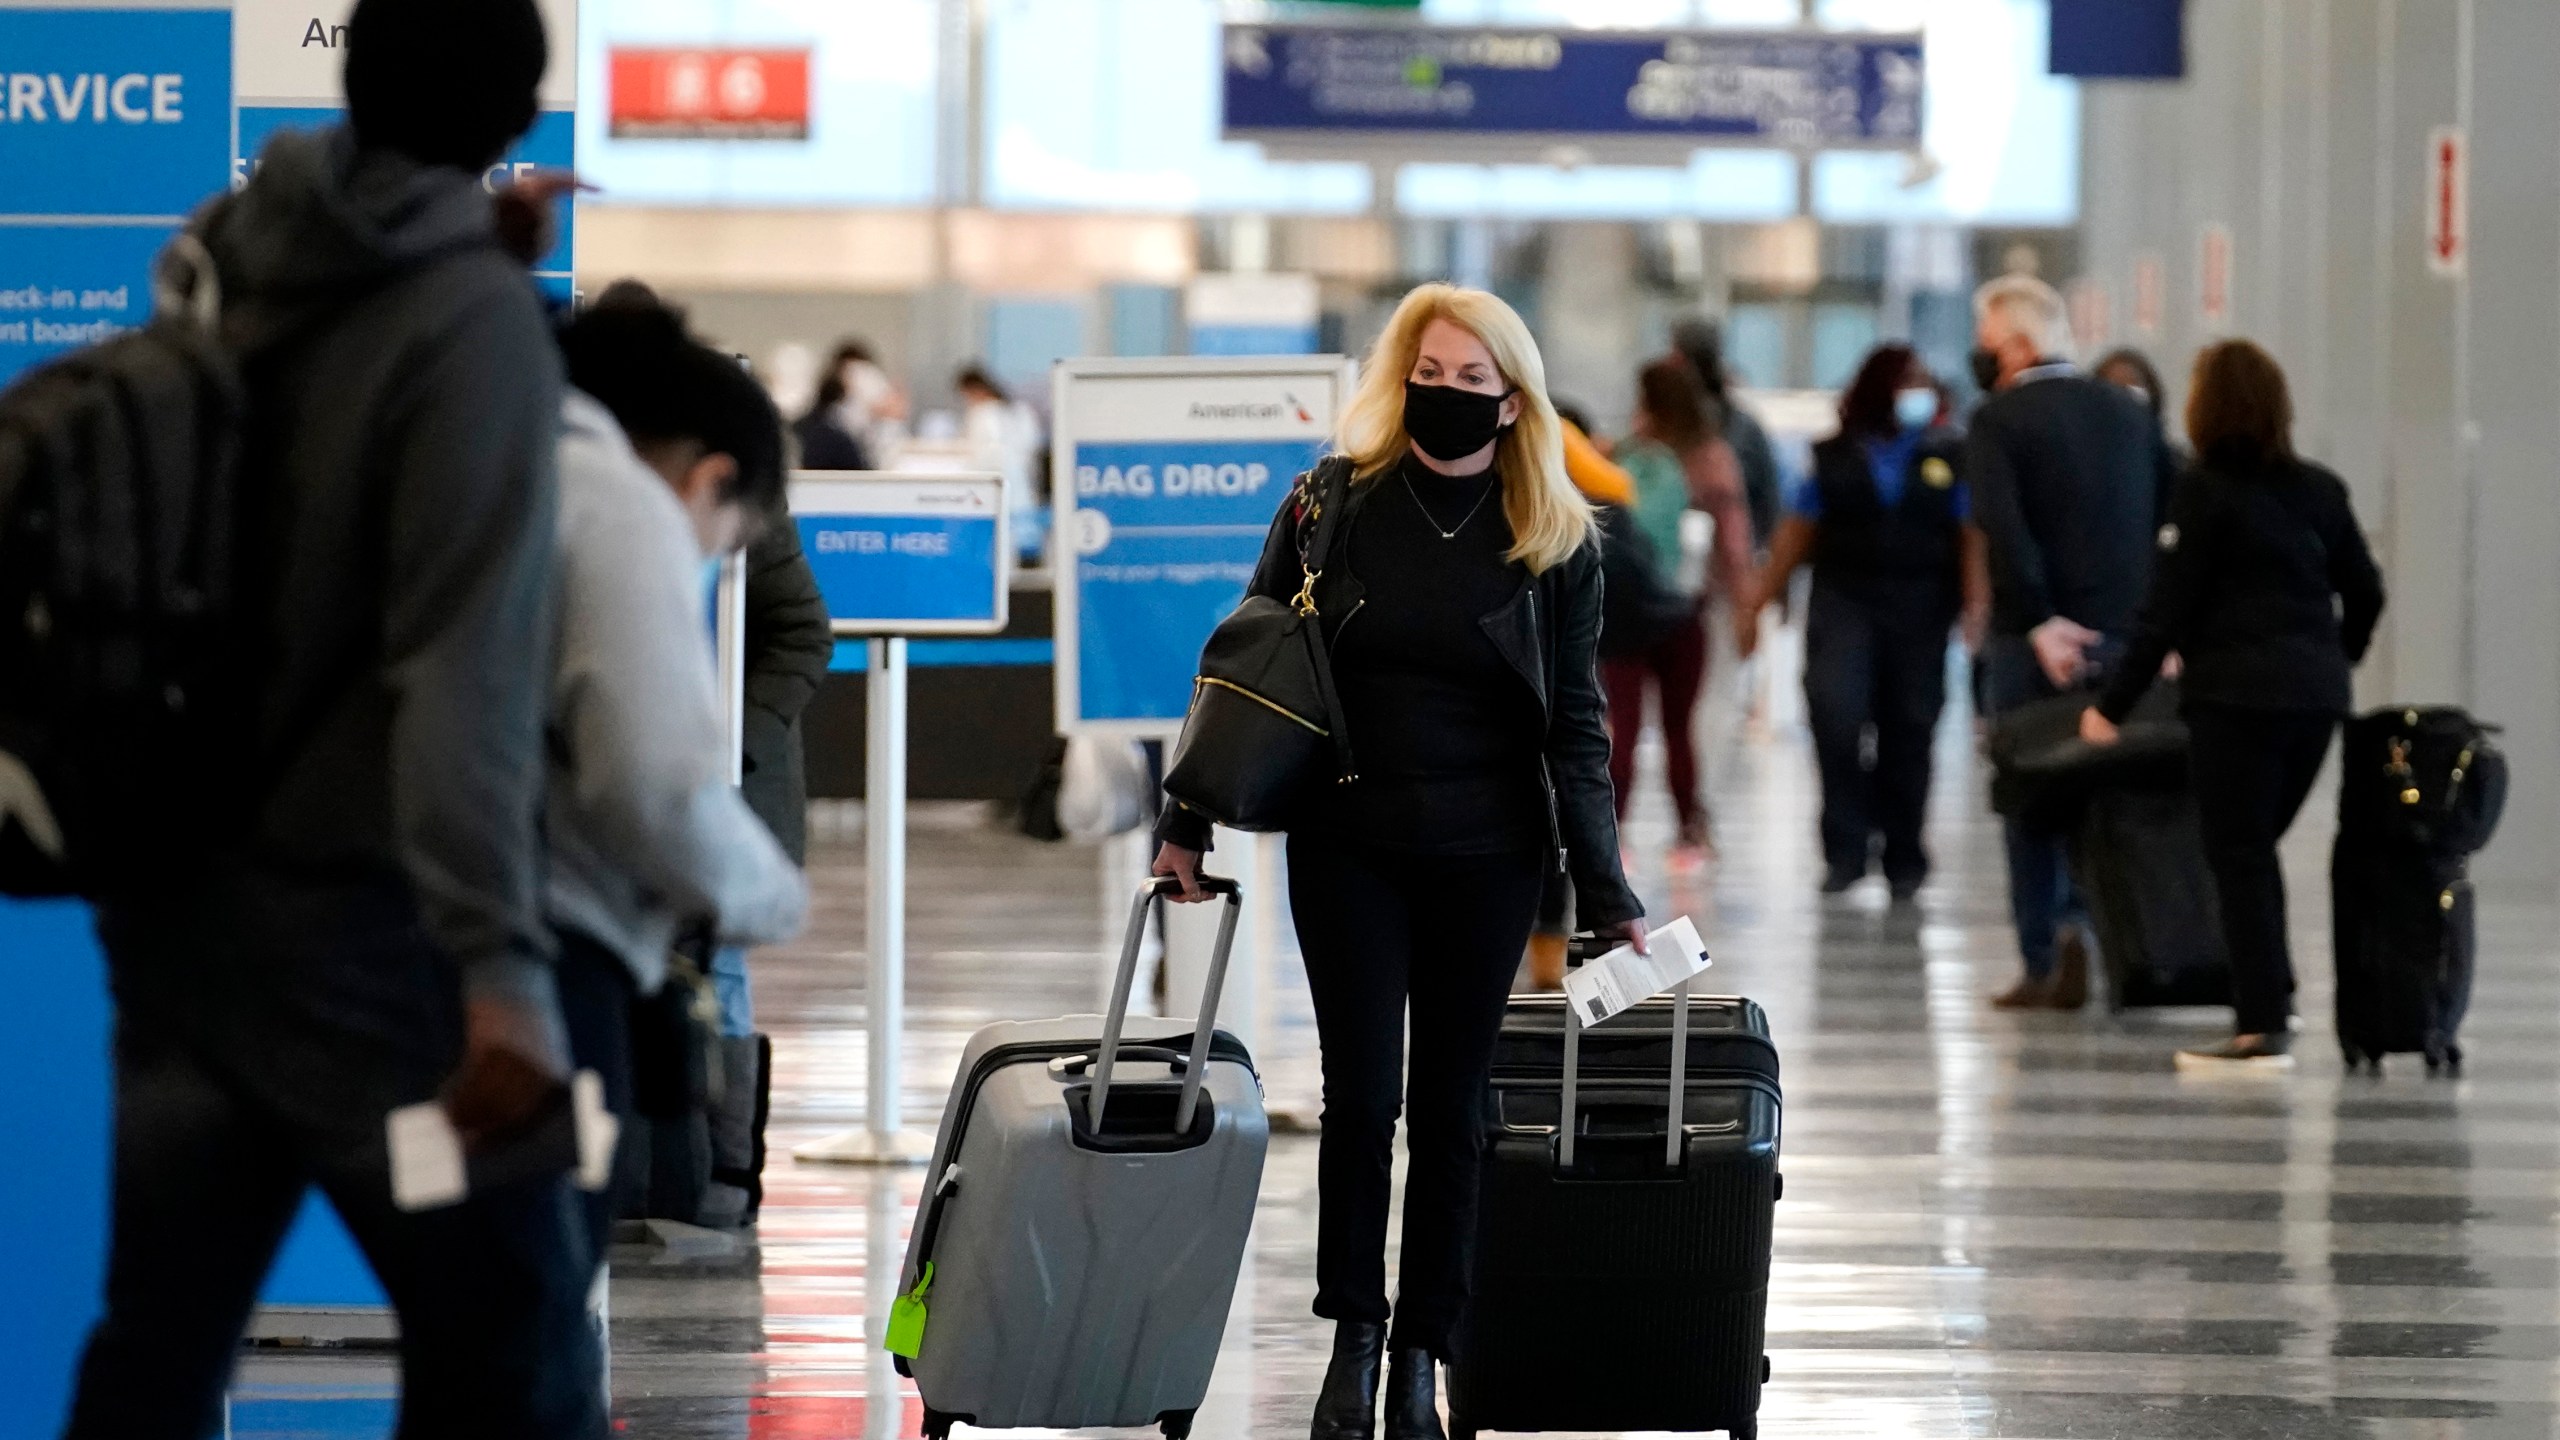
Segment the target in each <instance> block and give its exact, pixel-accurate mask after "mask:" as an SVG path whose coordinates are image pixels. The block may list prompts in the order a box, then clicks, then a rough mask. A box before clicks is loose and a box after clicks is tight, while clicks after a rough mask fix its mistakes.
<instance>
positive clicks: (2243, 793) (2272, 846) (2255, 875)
mask: <svg viewBox="0 0 2560 1440" xmlns="http://www.w3.org/2000/svg"><path fill="white" fill-rule="evenodd" d="M2186 718H2187V733H2188V736H2189V741H2188V751H2187V763H2188V766H2189V767H2190V768H2191V769H2192V770H2193V771H2194V774H2195V787H2196V818H2197V820H2198V821H2199V822H2201V824H2202V826H2203V829H2204V853H2205V860H2206V862H2207V863H2208V864H2210V865H2211V866H2212V867H2213V883H2214V888H2215V890H2216V891H2217V892H2219V894H2220V897H2221V901H2222V940H2223V945H2224V948H2226V949H2228V950H2229V951H2230V952H2231V991H2232V1007H2233V1009H2234V1010H2235V1011H2236V1012H2237V1017H2236V1018H2237V1024H2236V1026H2235V1028H2236V1029H2237V1030H2238V1032H2239V1033H2240V1034H2243V1035H2271V1034H2279V1033H2282V1032H2283V1030H2284V1028H2285V1026H2286V1024H2287V1022H2288V1021H2289V1020H2290V1019H2291V1018H2292V1015H2293V953H2292V951H2291V949H2290V948H2289V946H2288V944H2287V942H2286V938H2285V917H2284V868H2283V866H2282V865H2281V864H2279V863H2278V861H2277V858H2276V842H2278V841H2280V840H2282V839H2283V838H2284V832H2285V831H2287V830H2289V829H2291V828H2292V827H2293V818H2294V816H2295V815H2297V814H2299V813H2301V810H2302V801H2303V798H2304V797H2305V796H2307V795H2309V794H2310V793H2311V786H2312V782H2313V781H2315V780H2317V779H2319V777H2320V763H2321V761H2322V760H2324V759H2325V758H2327V756H2328V753H2329V737H2330V736H2331V735H2333V734H2335V733H2336V732H2337V729H2338V717H2336V716H2335V715H2328V714H2323V713H2320V712H2317V711H2299V710H2244V709H2240V708H2238V707H2236V706H2229V705H2210V704H2199V703H2190V704H2188V705H2187V706H2186Z"/></svg>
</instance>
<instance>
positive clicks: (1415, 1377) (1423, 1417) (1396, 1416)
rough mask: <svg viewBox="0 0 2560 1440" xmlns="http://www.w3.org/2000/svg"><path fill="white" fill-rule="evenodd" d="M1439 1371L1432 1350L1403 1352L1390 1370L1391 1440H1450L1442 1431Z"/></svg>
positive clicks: (1389, 1410)
mask: <svg viewBox="0 0 2560 1440" xmlns="http://www.w3.org/2000/svg"><path fill="white" fill-rule="evenodd" d="M1438 1376H1439V1371H1438V1370H1437V1369H1436V1368H1435V1364H1434V1362H1433V1360H1432V1358H1431V1352H1430V1351H1428V1350H1399V1351H1397V1352H1396V1356H1395V1363H1394V1364H1393V1365H1392V1366H1391V1367H1389V1369H1388V1371H1387V1440H1448V1436H1447V1435H1446V1434H1445V1433H1444V1432H1443V1431H1442V1430H1441V1429H1440V1406H1439V1404H1438V1400H1439V1389H1440V1387H1439V1379H1438Z"/></svg>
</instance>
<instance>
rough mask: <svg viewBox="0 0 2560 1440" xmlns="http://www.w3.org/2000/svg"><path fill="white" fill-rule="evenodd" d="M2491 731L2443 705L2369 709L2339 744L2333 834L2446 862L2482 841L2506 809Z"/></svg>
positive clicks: (2501, 756) (2499, 755) (2502, 770)
mask: <svg viewBox="0 0 2560 1440" xmlns="http://www.w3.org/2000/svg"><path fill="white" fill-rule="evenodd" d="M2497 733H2498V727H2496V726H2495V725H2488V724H2484V723H2482V722H2481V721H2478V720H2475V719H2473V718H2472V717H2471V715H2470V714H2469V713H2468V712H2466V711H2462V710H2457V709H2455V708H2453V707H2451V706H2402V707H2399V708H2396V709H2390V710H2376V711H2374V712H2372V713H2371V714H2368V715H2360V716H2358V717H2357V718H2355V719H2353V720H2350V721H2348V722H2347V728H2346V738H2345V739H2344V740H2343V741H2342V742H2341V743H2340V746H2339V751H2338V754H2339V766H2340V768H2339V782H2338V830H2339V833H2340V834H2341V835H2343V836H2347V837H2350V838H2352V839H2354V840H2356V841H2359V842H2365V843H2374V842H2379V843H2383V844H2390V845H2400V846H2407V847H2410V848H2413V849H2418V850H2424V851H2426V852H2428V853H2429V854H2433V855H2440V856H2446V857H2453V856H2461V855H2470V854H2474V853H2476V852H2477V851H2479V850H2480V849H2481V848H2482V847H2484V846H2486V845H2487V844H2488V843H2489V837H2490V836H2492V835H2494V834H2496V833H2497V830H2498V820H2499V817H2500V816H2502V815H2504V814H2505V813H2506V809H2507V757H2506V753H2505V752H2504V751H2502V750H2500V749H2499V748H2498V745H2497V741H2496V740H2495V738H2494V737H2495V736H2496V735H2497Z"/></svg>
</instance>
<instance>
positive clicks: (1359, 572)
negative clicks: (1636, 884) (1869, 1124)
mask: <svg viewBox="0 0 2560 1440" xmlns="http://www.w3.org/2000/svg"><path fill="white" fill-rule="evenodd" d="M1339 439H1340V445H1341V450H1342V454H1343V456H1344V458H1345V459H1347V460H1348V461H1349V463H1350V465H1351V467H1352V476H1353V480H1352V485H1351V490H1350V498H1349V500H1348V503H1347V506H1346V508H1345V511H1344V518H1343V521H1342V522H1341V523H1342V526H1343V528H1342V531H1341V532H1340V534H1339V535H1338V536H1337V538H1336V540H1335V546H1336V548H1335V550H1334V552H1333V554H1334V559H1333V561H1332V563H1330V564H1328V565H1327V566H1326V567H1325V571H1324V574H1323V576H1322V577H1321V579H1320V580H1319V581H1318V582H1317V584H1316V587H1315V599H1316V603H1317V607H1318V609H1319V612H1320V613H1321V614H1322V615H1323V617H1324V621H1325V624H1326V627H1327V630H1328V633H1329V635H1330V637H1331V640H1332V646H1333V650H1332V654H1333V665H1334V676H1335V681H1336V685H1337V688H1338V689H1339V691H1340V694H1341V699H1342V710H1343V716H1344V722H1345V724H1346V725H1347V727H1348V728H1349V730H1350V734H1351V739H1352V744H1353V747H1354V749H1355V751H1356V758H1357V760H1358V767H1359V772H1360V775H1359V779H1358V780H1357V781H1356V782H1355V783H1353V784H1349V785H1344V786H1339V787H1334V793H1331V794H1328V795H1327V796H1326V797H1325V799H1324V800H1323V802H1321V806H1320V808H1319V810H1318V813H1316V814H1315V815H1314V816H1312V817H1311V818H1310V819H1309V820H1308V821H1307V822H1306V823H1304V824H1302V825H1301V826H1299V827H1297V828H1296V829H1295V830H1294V831H1293V832H1292V833H1291V835H1290V837H1289V899H1290V905H1291V909H1292V910H1293V912H1294V914H1295V917H1296V921H1297V927H1298V941H1299V947H1300V949H1301V950H1302V951H1303V952H1304V954H1305V957H1306V966H1307V980H1308V987H1309V989H1310V990H1312V991H1313V993H1314V999H1315V1009H1316V1025H1317V1031H1318V1034H1319V1036H1320V1038H1321V1040H1322V1042H1323V1047H1324V1102H1325V1109H1324V1139H1323V1142H1322V1149H1321V1152H1320V1154H1319V1158H1318V1165H1317V1189H1318V1195H1319V1199H1320V1202H1321V1209H1322V1214H1321V1218H1320V1226H1319V1236H1318V1253H1317V1260H1316V1272H1317V1291H1316V1302H1315V1309H1316V1313H1317V1314H1318V1315H1321V1316H1324V1317H1326V1318H1328V1319H1331V1320H1333V1321H1335V1322H1336V1325H1337V1329H1336V1332H1335V1338H1334V1351H1333V1361H1332V1366H1331V1368H1330V1369H1329V1370H1328V1372H1327V1373H1326V1376H1325V1382H1324V1389H1323V1391H1322V1393H1321V1394H1320V1395H1319V1397H1318V1399H1317V1403H1316V1414H1315V1421H1314V1425H1313V1428H1312V1434H1313V1436H1314V1437H1315V1440H1368V1437H1369V1436H1371V1435H1372V1434H1373V1433H1374V1432H1375V1430H1376V1427H1377V1414H1378V1389H1379V1371H1380V1368H1381V1365H1380V1362H1381V1359H1382V1358H1383V1357H1384V1356H1385V1355H1386V1353H1387V1352H1389V1351H1392V1354H1393V1364H1392V1366H1391V1367H1390V1368H1391V1375H1390V1379H1389V1385H1388V1392H1389V1393H1388V1397H1387V1402H1388V1403H1387V1434H1388V1435H1389V1436H1390V1437H1392V1440H1438V1437H1440V1435H1441V1433H1442V1432H1441V1427H1440V1421H1439V1418H1438V1413H1437V1410H1436V1409H1435V1406H1434V1393H1435V1390H1436V1375H1435V1370H1434V1365H1435V1363H1436V1362H1437V1361H1438V1360H1440V1359H1444V1358H1446V1357H1447V1356H1448V1354H1449V1352H1450V1344H1451V1336H1452V1334H1453V1333H1454V1332H1455V1330H1456V1327H1457V1324H1458V1319H1459V1313H1460V1311H1461V1309H1462V1308H1463V1306H1464V1304H1465V1302H1466V1297H1467V1287H1468V1280H1469V1276H1470V1274H1471V1271H1472V1262H1471V1254H1472V1250H1473V1245H1474V1237H1475V1200H1476V1179H1477V1172H1478V1170H1479V1168H1480V1166H1481V1162H1482V1158H1483V1157H1482V1138H1481V1133H1480V1131H1479V1130H1478V1128H1477V1127H1478V1108H1479V1106H1480V1104H1481V1102H1482V1099H1483V1096H1484V1092H1485V1086H1486V1082H1487V1076H1488V1073H1489V1070H1490V1068H1491V1064H1492V1053H1493V1044H1494V1039H1495V1036H1496V1034H1497V1033H1498V1031H1499V1030H1500V1028H1501V1024H1502V1012H1503V1007H1504V1004H1505V1002H1506V1000H1507V998H1508V996H1509V994H1510V989H1511V978H1512V975H1513V973H1514V971H1515V970H1516V968H1517V967H1518V965H1519V963H1520V954H1521V949H1522V947H1523V946H1524V945H1525V944H1526V943H1527V941H1528V938H1529V931H1530V926H1531V924H1532V922H1533V920H1534V919H1535V917H1536V913H1537V908H1538V897H1539V893H1540V890H1541V888H1542V887H1543V885H1544V883H1545V880H1546V877H1547V876H1548V875H1549V874H1551V873H1554V872H1555V871H1556V870H1558V868H1559V867H1561V868H1563V869H1564V870H1565V871H1566V873H1568V874H1569V875H1570V876H1571V878H1572V880H1573V884H1574V888H1575V891H1576V892H1577V895H1578V898H1579V901H1580V911H1579V914H1580V918H1581V921H1582V923H1583V924H1584V925H1585V926H1586V927H1591V928H1596V929H1599V930H1602V931H1607V932H1611V933H1617V934H1623V935H1626V936H1628V937H1630V938H1633V939H1635V940H1637V941H1638V942H1639V943H1641V941H1642V938H1643V934H1644V926H1643V906H1642V905H1640V904H1639V903H1638V902H1637V900H1636V898H1635V896H1634V894H1633V893H1632V892H1631V891H1630V890H1629V889H1628V888H1627V882H1626V878H1625V876H1624V875H1623V874H1622V873H1621V872H1620V870H1619V863H1618V833H1617V814H1616V808H1615V800H1614V797H1613V795H1612V793H1611V790H1610V785H1609V730H1608V724H1607V720H1606V716H1605V714H1604V707H1603V705H1602V702H1601V692H1600V684H1599V679H1598V675H1597V655H1596V652H1597V645H1598V640H1599V635H1600V562H1599V556H1598V553H1597V550H1596V548H1595V547H1594V545H1593V540H1592V537H1593V521H1592V512H1591V507H1590V505H1589V503H1588V502H1586V501H1585V500H1584V499H1583V498H1582V497H1581V495H1580V494H1579V493H1578V492H1576V490H1575V489H1574V486H1573V482H1572V481H1571V480H1570V479H1568V478H1567V477H1566V474H1565V461H1564V442H1563V438H1562V427H1561V424H1560V422H1559V421H1558V420H1557V418H1556V412H1555V406H1554V405H1553V403H1551V402H1550V401H1549V400H1548V398H1547V393H1546V370H1545V365H1544V363H1543V362H1542V361H1541V360H1540V359H1539V357H1538V349H1537V344H1536V342H1535V341H1533V340H1532V339H1530V337H1529V331H1528V327H1527V326H1525V325H1523V324H1522V323H1521V321H1520V317H1519V316H1518V315H1517V314H1515V313H1514V312H1513V311H1512V309H1511V307H1510V306H1508V305H1506V304H1504V303H1503V302H1502V301H1500V300H1498V299H1496V298H1495V297H1493V296H1491V295H1488V294H1486V293H1484V292H1483V291H1480V290H1466V289H1460V288H1458V287H1456V286H1451V285H1437V284H1435V285H1425V286H1423V287H1421V288H1420V289H1417V290H1415V291H1414V292H1413V293H1412V294H1411V295H1408V296H1406V297H1405V300H1404V303H1403V304H1402V305H1400V306H1398V307H1397V309H1396V313H1395V316H1394V318H1393V319H1391V320H1389V321H1388V322H1387V328H1386V333H1385V334H1384V335H1382V336H1380V337H1379V340H1378V343H1377V346H1376V348H1375V349H1374V350H1373V351H1372V352H1371V354H1370V356H1369V362H1368V365H1367V367H1366V368H1365V370H1364V371H1363V373H1362V376H1361V381H1360V388H1359V391H1358V393H1357V394H1356V395H1354V396H1353V398H1352V401H1351V403H1350V405H1349V406H1348V407H1347V408H1346V409H1345V411H1344V413H1343V417H1342V425H1341V434H1340V437H1339ZM1305 488H1306V487H1305V483H1304V482H1302V484H1301V487H1300V493H1301V494H1303V492H1304V490H1305ZM1306 508H1307V507H1305V506H1304V505H1303V504H1302V503H1300V501H1299V499H1298V497H1295V496H1293V499H1292V502H1291V503H1290V504H1288V505H1285V506H1284V507H1283V508H1282V510H1281V513H1280V517H1279V519H1278V520H1277V521H1275V522H1274V523H1273V525H1272V530H1271V538H1270V542H1269V544H1268V545H1267V546H1266V547H1265V549H1264V551H1263V558H1262V564H1261V568H1260V570H1259V572H1258V573H1257V574H1256V575H1255V577H1254V581H1253V587H1254V590H1255V591H1256V592H1257V593H1259V594H1264V595H1269V596H1272V597H1274V598H1279V599H1286V598H1287V597H1289V596H1291V595H1294V594H1296V593H1297V591H1298V588H1299V586H1300V583H1301V579H1302V577H1301V574H1300V568H1299V564H1298V555H1299V545H1300V538H1301V537H1300V535H1299V530H1300V528H1301V526H1302V523H1303V521H1302V517H1303V516H1304V514H1305V511H1306ZM1157 838H1158V839H1160V840H1161V841H1162V842H1163V848H1162V850H1161V851H1160V853H1159V854H1158V856H1157V860H1156V871H1157V873H1159V874H1165V875H1173V876H1178V877H1180V878H1181V879H1182V880H1183V882H1184V885H1185V888H1186V891H1187V892H1188V893H1187V894H1186V896H1185V898H1188V899H1200V898H1205V897H1204V896H1201V895H1199V894H1198V892H1197V891H1196V890H1194V889H1192V888H1191V887H1192V886H1193V885H1194V882H1195V880H1196V877H1197V874H1198V870H1199V863H1200V853H1201V851H1203V850H1204V849H1206V848H1207V846H1208V841H1209V827H1208V824H1207V822H1206V821H1205V820H1204V819H1203V818H1202V817H1201V816H1199V815H1197V814H1194V813H1191V812H1189V811H1186V810H1183V809H1181V808H1180V807H1178V806H1168V807H1167V810H1166V815H1165V819H1164V821H1163V823H1162V824H1161V825H1160V826H1159V827H1158V830H1157ZM1408 1007H1409V1008H1410V1011H1411V1021H1412V1024H1411V1033H1412V1047H1413V1053H1412V1056H1411V1065H1410V1079H1409V1081H1408V1080H1407V1079H1406V1074H1407V1066H1406V1063H1405V1062H1406V1056H1405V1054H1404V1044H1405V1035H1406V1016H1407V1011H1408ZM1400 1084H1402V1085H1403V1086H1404V1088H1405V1093H1404V1094H1403V1095H1402V1096H1401V1097H1400V1096H1399V1093H1398V1091H1399V1086H1400ZM1400 1099H1401V1100H1402V1101H1403V1102H1404V1109H1405V1112H1406V1117H1407V1136H1406V1148H1407V1153H1408V1155H1409V1157H1410V1159H1411V1167H1410V1171H1409V1175H1408V1179H1407V1184H1406V1189H1405V1217H1404V1244H1403V1248H1402V1252H1401V1253H1402V1261H1401V1268H1402V1275H1401V1277H1400V1284H1399V1286H1398V1295H1397V1300H1396V1303H1395V1305H1394V1307H1393V1310H1392V1316H1393V1320H1394V1324H1395V1333H1394V1335H1393V1337H1392V1342H1390V1337H1389V1335H1388V1333H1387V1322H1388V1320H1389V1318H1390V1313H1391V1312H1390V1308H1389V1305H1388V1300H1387V1285H1386V1263H1385V1253H1386V1243H1387V1209H1388V1177H1389V1172H1390V1168H1391V1160H1392V1142H1393V1140H1394V1137H1395V1127H1396V1115H1397V1111H1398V1106H1399V1100H1400Z"/></svg>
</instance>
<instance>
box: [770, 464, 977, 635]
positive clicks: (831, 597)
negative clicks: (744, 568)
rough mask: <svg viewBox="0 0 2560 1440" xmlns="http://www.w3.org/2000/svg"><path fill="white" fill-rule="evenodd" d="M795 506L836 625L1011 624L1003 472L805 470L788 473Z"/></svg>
mask: <svg viewBox="0 0 2560 1440" xmlns="http://www.w3.org/2000/svg"><path fill="white" fill-rule="evenodd" d="M791 514H792V518H793V521H794V522H795V523H796V524H797V525H798V526H799V527H800V548H801V549H802V551H804V552H805V553H806V554H807V555H808V557H809V569H810V570H811V572H812V573H814V574H815V575H816V576H817V577H818V589H819V591H820V592H821V593H823V594H824V595H825V596H826V601H827V617H828V618H829V619H830V620H832V621H834V622H835V630H836V633H837V634H839V635H988V634H993V633H995V632H997V631H999V630H1002V629H1003V628H1004V627H1005V623H1006V619H1007V610H1008V593H1007V592H1008V582H1009V580H1010V579H1011V573H1010V572H1011V566H1010V564H1009V563H1008V556H1007V553H1006V549H1005V546H1006V543H1007V540H1006V535H1005V528H1006V526H1005V506H1004V481H1003V480H1002V478H1000V477H998V476H993V475H904V474H888V473H880V474H872V473H864V474H851V473H828V472H814V471H813V472H807V473H804V474H802V475H799V476H796V477H794V478H793V480H792V482H791Z"/></svg>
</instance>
